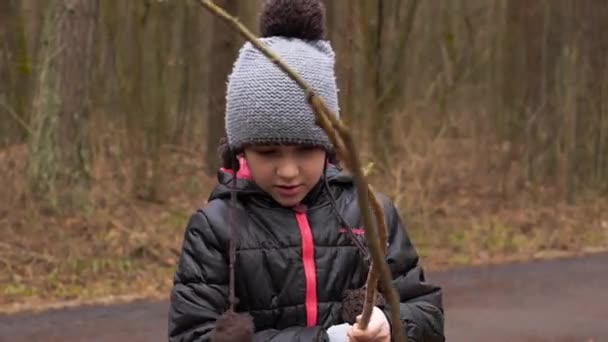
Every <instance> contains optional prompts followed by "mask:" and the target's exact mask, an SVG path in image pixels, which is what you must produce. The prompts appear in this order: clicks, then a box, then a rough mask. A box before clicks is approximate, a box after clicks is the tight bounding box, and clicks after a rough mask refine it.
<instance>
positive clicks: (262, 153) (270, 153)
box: [256, 150, 276, 156]
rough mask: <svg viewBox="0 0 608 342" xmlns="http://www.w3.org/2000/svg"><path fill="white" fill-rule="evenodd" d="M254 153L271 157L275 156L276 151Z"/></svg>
mask: <svg viewBox="0 0 608 342" xmlns="http://www.w3.org/2000/svg"><path fill="white" fill-rule="evenodd" d="M256 153H257V154H259V155H262V156H272V155H274V154H276V150H258V151H256Z"/></svg>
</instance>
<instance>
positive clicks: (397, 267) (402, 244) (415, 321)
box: [384, 203, 445, 342]
mask: <svg viewBox="0 0 608 342" xmlns="http://www.w3.org/2000/svg"><path fill="white" fill-rule="evenodd" d="M384 208H385V210H386V219H387V222H386V223H387V226H388V229H389V248H388V253H387V262H388V265H389V267H390V270H391V273H392V276H393V286H394V288H395V289H396V290H397V293H398V294H399V298H400V302H401V303H400V307H399V309H400V310H399V311H400V313H401V321H402V325H403V326H404V327H405V330H406V331H407V336H408V342H444V341H445V336H444V312H443V304H442V289H441V287H439V286H437V285H433V284H431V283H429V282H427V281H426V280H425V276H424V271H423V269H422V266H421V265H420V264H419V257H418V254H417V252H416V250H415V247H414V246H413V245H412V242H411V240H410V238H409V237H408V234H407V230H406V228H405V225H404V224H403V222H402V220H401V218H400V216H399V213H398V212H397V209H396V208H395V206H394V205H393V204H392V203H391V204H390V205H384ZM385 314H386V316H387V317H388V319H389V322H390V319H391V314H390V307H388V306H387V307H386V309H385ZM391 324H392V323H391Z"/></svg>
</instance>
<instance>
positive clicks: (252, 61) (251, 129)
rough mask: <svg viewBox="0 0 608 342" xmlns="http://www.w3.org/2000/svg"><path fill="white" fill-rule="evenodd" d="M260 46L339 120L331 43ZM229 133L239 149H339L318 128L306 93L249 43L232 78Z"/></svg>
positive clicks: (273, 41)
mask: <svg viewBox="0 0 608 342" xmlns="http://www.w3.org/2000/svg"><path fill="white" fill-rule="evenodd" d="M260 40H261V41H262V43H263V44H265V45H266V46H267V47H268V48H270V49H271V50H272V51H273V52H275V53H277V54H278V55H279V56H280V58H281V60H282V61H284V62H285V63H286V64H287V65H289V66H290V67H291V68H293V69H294V70H295V71H296V72H297V73H298V74H299V75H300V77H302V78H303V79H304V80H305V81H306V82H307V83H308V84H310V86H311V87H312V89H313V91H314V92H315V93H316V94H317V95H319V96H321V98H322V99H323V101H324V102H325V103H326V105H327V106H328V107H329V109H331V110H332V111H333V112H334V113H335V114H336V115H338V116H339V107H338V94H337V92H338V90H337V86H336V78H335V75H334V60H335V55H334V52H333V50H332V48H331V45H330V44H329V42H327V41H324V40H311V41H308V40H301V39H298V38H289V37H280V36H275V37H268V38H261V39H260ZM226 133H227V136H228V143H229V144H230V146H231V147H233V148H236V149H238V148H241V147H243V145H249V144H273V143H278V144H306V145H316V146H323V147H325V148H327V149H332V148H333V147H332V145H331V142H330V141H329V138H328V137H327V135H326V134H325V132H324V131H323V130H322V129H321V127H319V126H317V125H316V123H315V114H314V112H313V110H312V108H311V107H310V105H309V104H308V102H307V100H306V96H305V94H304V91H303V90H302V89H300V87H299V86H298V85H297V84H296V83H295V82H294V81H292V80H291V79H290V78H289V77H288V76H287V75H285V74H284V73H283V71H281V70H280V69H279V67H277V66H276V65H274V64H273V63H272V62H271V61H270V60H269V59H268V58H267V57H266V56H264V55H263V54H262V53H260V52H259V51H258V50H257V49H256V48H255V47H254V46H253V45H251V43H249V42H247V43H245V44H244V45H243V47H242V48H241V49H240V51H239V56H238V58H237V60H236V62H235V64H234V68H233V71H232V73H231V75H230V76H229V78H228V87H227V94H226Z"/></svg>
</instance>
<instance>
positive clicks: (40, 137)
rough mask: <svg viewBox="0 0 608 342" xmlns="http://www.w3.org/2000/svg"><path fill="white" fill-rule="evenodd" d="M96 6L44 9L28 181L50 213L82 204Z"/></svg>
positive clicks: (60, 4)
mask: <svg viewBox="0 0 608 342" xmlns="http://www.w3.org/2000/svg"><path fill="white" fill-rule="evenodd" d="M97 8H98V1H97V0H63V1H56V2H53V3H52V5H50V6H49V8H48V9H47V13H46V15H45V18H44V24H43V29H42V35H41V41H40V50H39V54H38V60H37V67H38V70H37V76H38V78H37V80H36V81H37V82H36V95H35V99H34V111H33V120H32V126H33V132H32V136H31V137H30V141H29V147H30V176H31V185H32V186H33V189H34V193H36V194H39V195H42V196H44V197H45V198H46V199H49V200H50V203H51V204H52V206H53V207H55V208H59V206H61V207H63V208H69V207H74V206H80V205H82V204H84V203H86V200H87V193H88V185H89V184H88V183H89V172H88V167H89V158H90V148H89V142H88V119H89V114H90V110H91V107H90V102H89V100H90V93H89V89H90V85H91V79H90V76H91V67H92V65H91V61H92V60H93V55H94V47H95V45H94V34H95V27H96V18H97Z"/></svg>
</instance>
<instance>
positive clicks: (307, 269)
mask: <svg viewBox="0 0 608 342" xmlns="http://www.w3.org/2000/svg"><path fill="white" fill-rule="evenodd" d="M294 211H295V215H296V220H297V221H298V228H299V229H300V235H301V237H302V263H303V264H304V276H305V277H306V324H307V325H308V326H309V327H312V326H315V325H317V314H318V308H317V305H318V303H317V267H316V265H315V241H314V238H313V235H312V229H311V228H310V223H309V222H308V217H307V216H306V207H305V206H303V205H299V206H297V207H295V208H294Z"/></svg>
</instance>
